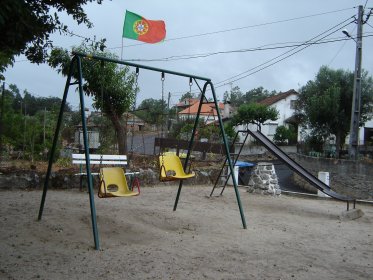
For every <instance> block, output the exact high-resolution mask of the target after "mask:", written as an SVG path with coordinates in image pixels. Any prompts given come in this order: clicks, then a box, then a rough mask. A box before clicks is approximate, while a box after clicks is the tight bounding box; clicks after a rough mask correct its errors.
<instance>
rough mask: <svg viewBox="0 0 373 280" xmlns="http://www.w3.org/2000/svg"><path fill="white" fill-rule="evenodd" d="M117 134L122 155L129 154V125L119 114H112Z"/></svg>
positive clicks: (111, 117) (111, 118)
mask: <svg viewBox="0 0 373 280" xmlns="http://www.w3.org/2000/svg"><path fill="white" fill-rule="evenodd" d="M110 120H111V122H112V123H113V125H114V129H115V132H116V134H117V142H118V152H119V154H120V155H126V154H127V126H126V121H125V120H121V119H120V118H119V117H118V116H116V115H115V116H110Z"/></svg>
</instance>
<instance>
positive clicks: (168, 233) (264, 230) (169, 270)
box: [0, 187, 373, 279]
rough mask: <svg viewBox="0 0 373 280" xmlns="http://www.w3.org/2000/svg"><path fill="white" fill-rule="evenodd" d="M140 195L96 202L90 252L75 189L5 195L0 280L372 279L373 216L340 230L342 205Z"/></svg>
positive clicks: (193, 194)
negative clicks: (243, 220)
mask: <svg viewBox="0 0 373 280" xmlns="http://www.w3.org/2000/svg"><path fill="white" fill-rule="evenodd" d="M210 190H211V189H210V187H208V188H207V187H184V188H183V192H182V195H181V200H180V203H179V207H178V210H177V211H176V212H173V211H172V206H173V203H174V199H175V195H176V189H175V188H172V187H156V188H143V193H142V194H141V196H139V197H136V198H124V199H123V198H116V199H97V198H96V199H95V201H96V208H97V215H98V227H99V233H100V241H101V247H102V250H101V251H96V250H94V249H93V238H92V229H91V221H90V211H89V200H88V195H87V194H86V193H81V192H78V191H76V190H70V191H67V190H64V191H53V190H51V191H49V192H48V195H47V200H46V205H45V210H44V216H43V219H42V221H40V222H37V221H36V217H37V213H38V209H39V204H40V198H41V192H40V191H32V192H26V191H2V192H1V198H0V206H1V207H0V213H1V218H0V239H1V246H0V249H1V250H0V264H1V265H0V267H1V268H0V279H371V278H372V275H373V231H372V224H373V207H372V206H369V205H358V208H361V209H362V210H363V211H364V212H365V216H364V217H362V218H360V219H358V220H353V221H340V220H339V215H340V214H341V212H342V211H343V210H344V209H345V207H346V206H345V204H343V203H340V202H336V201H329V200H315V199H303V198H296V197H289V196H284V195H282V196H281V197H269V196H260V195H252V194H249V193H245V192H244V191H243V190H241V198H242V202H243V206H244V211H245V215H246V219H247V224H248V229H247V230H244V229H242V225H241V220H240V216H239V212H238V207H237V204H236V201H235V195H234V192H233V190H232V189H228V190H227V191H226V192H225V195H224V197H221V198H213V199H208V198H206V197H205V195H207V194H208V193H209V191H210Z"/></svg>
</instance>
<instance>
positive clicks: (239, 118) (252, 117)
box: [232, 103, 278, 131]
mask: <svg viewBox="0 0 373 280" xmlns="http://www.w3.org/2000/svg"><path fill="white" fill-rule="evenodd" d="M277 119H278V111H277V110H276V109H275V108H272V107H269V106H266V105H263V104H259V103H248V104H242V105H241V106H240V107H239V108H238V110H237V113H236V114H235V115H234V116H233V118H232V125H233V126H237V125H246V126H247V125H249V124H256V125H257V126H258V129H259V131H260V130H261V126H262V125H263V124H264V123H265V122H266V121H268V120H271V121H275V120H277Z"/></svg>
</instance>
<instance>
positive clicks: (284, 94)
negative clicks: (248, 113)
mask: <svg viewBox="0 0 373 280" xmlns="http://www.w3.org/2000/svg"><path fill="white" fill-rule="evenodd" d="M292 94H295V95H297V94H298V92H296V91H295V90H294V89H291V90H288V91H286V92H281V93H279V94H276V95H273V96H270V97H268V98H266V99H263V100H262V101H259V102H258V103H259V104H263V105H267V106H270V105H272V104H275V103H276V102H278V101H280V100H282V99H285V98H286V97H288V96H290V95H292Z"/></svg>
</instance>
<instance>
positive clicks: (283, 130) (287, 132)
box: [273, 125, 297, 145]
mask: <svg viewBox="0 0 373 280" xmlns="http://www.w3.org/2000/svg"><path fill="white" fill-rule="evenodd" d="M273 141H274V142H275V143H276V144H279V145H284V144H294V143H296V142H297V132H296V130H295V129H294V127H293V126H289V127H286V126H284V125H280V126H278V127H277V128H276V133H275V135H273Z"/></svg>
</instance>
